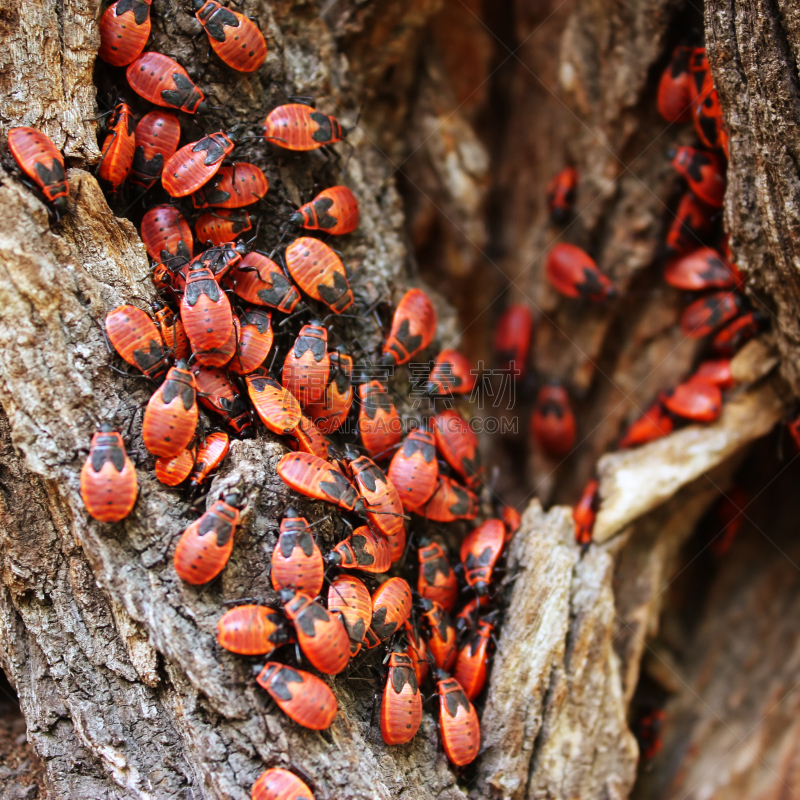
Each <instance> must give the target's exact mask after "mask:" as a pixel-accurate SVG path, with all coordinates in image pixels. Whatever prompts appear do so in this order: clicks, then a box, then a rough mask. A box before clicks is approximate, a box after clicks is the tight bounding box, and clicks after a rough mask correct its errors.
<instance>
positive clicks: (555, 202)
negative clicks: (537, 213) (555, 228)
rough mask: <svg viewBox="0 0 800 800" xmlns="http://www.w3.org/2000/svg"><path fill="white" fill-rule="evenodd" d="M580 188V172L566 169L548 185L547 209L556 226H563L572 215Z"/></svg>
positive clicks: (572, 168)
mask: <svg viewBox="0 0 800 800" xmlns="http://www.w3.org/2000/svg"><path fill="white" fill-rule="evenodd" d="M577 186H578V170H576V169H575V167H573V166H568V167H564V169H562V170H561V172H559V173H557V174H556V175H554V176H553V178H552V179H551V180H550V182H549V183H548V184H547V209H548V211H549V212H550V219H551V220H552V221H553V222H555V223H556V225H563V224H564V223H566V222H567V220H569V218H570V215H571V214H572V207H573V206H574V205H575V189H576V188H577Z"/></svg>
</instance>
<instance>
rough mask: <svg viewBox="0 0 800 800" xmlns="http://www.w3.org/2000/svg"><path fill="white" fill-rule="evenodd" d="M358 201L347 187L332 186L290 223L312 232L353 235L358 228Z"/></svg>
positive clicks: (293, 217)
mask: <svg viewBox="0 0 800 800" xmlns="http://www.w3.org/2000/svg"><path fill="white" fill-rule="evenodd" d="M358 217H359V209H358V200H356V196H355V195H354V194H353V193H352V192H351V191H350V190H349V189H348V188H347V187H346V186H331V188H330V189H325V190H323V191H322V192H320V193H319V194H318V195H317V196H316V197H315V198H314V199H313V200H312V201H311V202H310V203H306V204H305V205H304V206H301V207H300V208H299V209H298V210H297V212H296V213H294V214H292V216H291V217H289V222H291V223H293V224H294V225H300V226H301V227H303V228H306V229H308V230H311V231H317V230H320V231H325V233H332V234H334V235H335V236H341V235H342V234H345V233H352V232H353V231H354V230H355V229H356V228H357V227H358Z"/></svg>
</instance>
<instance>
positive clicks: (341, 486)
mask: <svg viewBox="0 0 800 800" xmlns="http://www.w3.org/2000/svg"><path fill="white" fill-rule="evenodd" d="M278 475H280V476H281V479H282V480H283V482H284V483H285V484H286V485H287V486H289V487H290V488H291V489H294V490H295V491H296V492H299V493H300V494H302V495H305V496H306V497H313V498H314V499H315V500H325V501H326V502H328V503H333V504H334V505H337V506H339V507H340V508H343V509H344V510H345V511H354V510H355V511H356V513H358V514H360V515H362V516H364V514H365V512H364V501H363V500H361V498H359V497H358V495H357V494H356V490H355V489H354V488H353V486H352V484H351V483H350V482H349V481H348V480H347V478H345V476H344V475H343V474H342V473H341V472H340V471H339V470H338V469H337V468H336V467H334V466H332V465H331V464H329V463H328V462H327V461H324V460H323V459H321V458H319V457H317V456H314V455H311V453H287V454H286V455H285V456H284V457H283V458H282V459H281V460H280V461H279V462H278Z"/></svg>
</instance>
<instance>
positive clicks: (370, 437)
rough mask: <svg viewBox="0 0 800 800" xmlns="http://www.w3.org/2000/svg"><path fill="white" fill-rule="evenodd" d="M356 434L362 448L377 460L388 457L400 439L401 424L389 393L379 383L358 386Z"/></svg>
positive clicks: (401, 433)
mask: <svg viewBox="0 0 800 800" xmlns="http://www.w3.org/2000/svg"><path fill="white" fill-rule="evenodd" d="M358 397H359V399H360V400H361V405H360V406H359V409H358V432H359V434H360V435H361V443H362V444H363V445H364V449H365V450H366V451H367V452H368V453H369V454H370V455H371V456H372V457H373V458H376V459H378V460H379V461H380V460H382V459H384V458H388V457H389V455H391V453H392V450H393V449H394V447H395V446H396V445H397V444H399V442H400V439H401V438H402V436H403V423H402V421H401V419H400V415H399V414H398V413H397V409H396V408H395V405H394V403H393V402H392V398H391V397H390V396H389V390H388V389H387V387H386V386H384V385H383V384H382V383H381V382H380V381H378V380H374V381H370V382H369V383H362V384H361V386H359V387H358Z"/></svg>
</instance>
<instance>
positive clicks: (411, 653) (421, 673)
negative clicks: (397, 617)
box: [403, 620, 431, 686]
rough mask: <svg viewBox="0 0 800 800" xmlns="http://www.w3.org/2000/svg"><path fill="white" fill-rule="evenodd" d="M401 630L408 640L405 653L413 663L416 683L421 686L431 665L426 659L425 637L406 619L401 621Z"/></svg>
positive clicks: (426, 646)
mask: <svg viewBox="0 0 800 800" xmlns="http://www.w3.org/2000/svg"><path fill="white" fill-rule="evenodd" d="M403 631H404V632H405V636H406V641H407V642H408V647H407V648H406V655H408V657H409V658H410V659H411V661H412V663H413V664H414V672H415V673H416V675H417V684H418V685H420V686H422V684H423V683H425V680H426V679H427V677H428V671H429V670H430V666H431V665H430V662H429V660H428V645H427V644H425V639H424V638H423V637H422V636H420V635H419V633H417V629H416V628H415V627H414V626H413V625H412V624H411V623H410V622H409V621H408V620H406V621H405V622H404V623H403Z"/></svg>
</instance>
